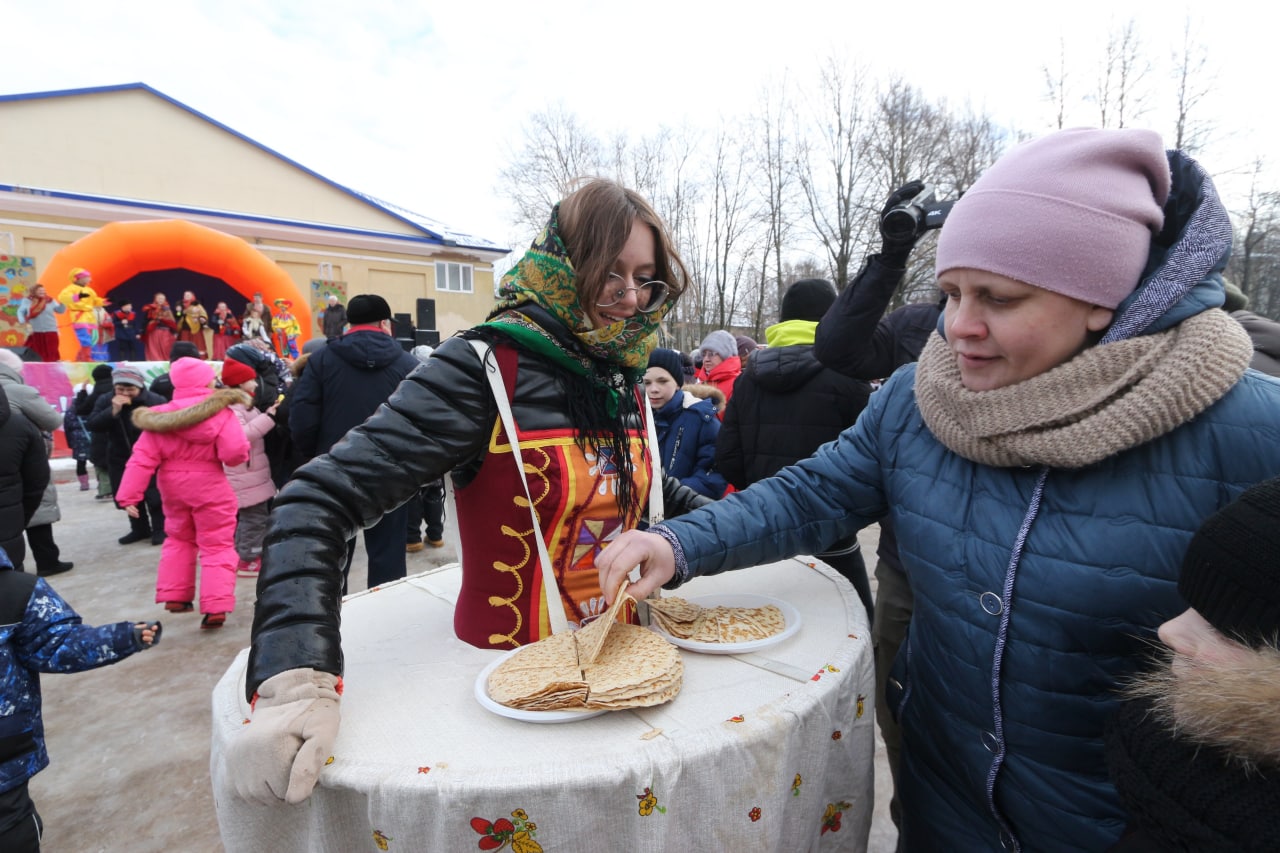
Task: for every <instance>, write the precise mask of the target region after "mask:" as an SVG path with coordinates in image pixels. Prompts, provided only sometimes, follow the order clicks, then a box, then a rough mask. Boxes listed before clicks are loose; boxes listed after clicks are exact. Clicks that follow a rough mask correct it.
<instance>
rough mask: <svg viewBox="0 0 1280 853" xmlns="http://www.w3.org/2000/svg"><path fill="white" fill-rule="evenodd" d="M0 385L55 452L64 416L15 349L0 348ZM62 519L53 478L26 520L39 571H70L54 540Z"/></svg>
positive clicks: (47, 451) (47, 452)
mask: <svg viewBox="0 0 1280 853" xmlns="http://www.w3.org/2000/svg"><path fill="white" fill-rule="evenodd" d="M0 386H3V387H4V389H5V392H6V394H7V395H8V397H9V405H10V406H11V407H12V408H13V409H14V410H16V411H19V412H22V414H24V415H26V417H27V420H29V421H31V422H32V423H33V424H35V425H36V426H37V427H39V428H40V432H41V434H42V435H43V437H44V442H45V455H46V457H48V456H50V455H52V453H53V437H52V433H53V431H54V430H56V429H57V428H58V427H60V426H61V425H62V415H60V414H58V410H57V409H55V408H54V407H53V406H51V405H50V404H49V402H48V401H47V400H45V399H44V397H42V396H40V392H39V391H37V390H36V389H35V388H33V387H31V386H30V385H28V384H27V383H26V380H25V379H24V378H23V363H22V359H20V358H18V356H17V354H15V353H14V352H13V351H12V350H7V349H0ZM61 520H62V510H61V509H60V508H59V507H58V489H57V487H56V486H55V485H54V483H53V479H52V478H50V480H49V485H48V486H46V487H45V490H44V495H42V496H41V498H40V507H39V508H38V509H37V510H36V512H35V515H33V516H31V520H30V521H28V522H27V544H28V545H29V546H30V547H31V556H32V557H33V558H34V560H35V564H36V572H37V573H39V574H40V575H42V576H44V575H56V574H60V573H62V572H65V571H69V570H70V569H71V568H72V566H73V564H72V563H70V562H67V561H65V560H63V559H62V553H61V550H60V549H59V548H58V543H57V542H55V541H54V539H53V525H54V523H55V522H58V521H61ZM14 565H15V566H16V567H17V568H18V571H22V569H23V561H22V560H21V559H17V560H14Z"/></svg>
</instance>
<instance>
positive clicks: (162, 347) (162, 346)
mask: <svg viewBox="0 0 1280 853" xmlns="http://www.w3.org/2000/svg"><path fill="white" fill-rule="evenodd" d="M142 310H143V313H145V314H146V315H147V321H146V329H145V330H144V332H143V340H144V344H145V346H144V352H145V354H146V357H147V361H168V360H169V351H170V350H172V349H173V342H174V340H175V336H176V335H177V334H178V319H177V318H176V317H175V316H174V315H173V306H172V305H170V304H169V299H168V297H166V296H165V295H164V294H163V293H157V294H156V295H155V298H154V299H153V300H152V302H151V304H150V305H147V306H145V307H144V308H143V309H142Z"/></svg>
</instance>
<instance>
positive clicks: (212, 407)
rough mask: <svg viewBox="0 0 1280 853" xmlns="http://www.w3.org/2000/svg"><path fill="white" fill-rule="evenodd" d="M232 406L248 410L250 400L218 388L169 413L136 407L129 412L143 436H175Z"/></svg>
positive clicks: (251, 402) (239, 394)
mask: <svg viewBox="0 0 1280 853" xmlns="http://www.w3.org/2000/svg"><path fill="white" fill-rule="evenodd" d="M236 403H240V404H242V405H245V406H251V405H253V398H252V397H250V396H249V395H248V394H246V393H245V392H243V391H241V390H240V389H239V388H219V389H218V390H216V391H214V392H212V393H210V394H209V396H207V397H205V398H204V399H203V400H200V401H199V402H197V403H193V404H192V405H190V406H183V407H181V408H173V409H169V408H167V407H162V406H156V407H155V408H153V409H149V408H147V407H146V406H139V407H138V408H136V409H134V410H133V423H134V425H135V426H137V427H138V429H141V430H146V431H147V432H177V431H178V430H183V429H189V428H191V427H193V426H196V425H197V424H200V423H203V422H205V421H207V420H209V419H210V418H212V417H213V416H214V415H216V414H217V413H218V412H221V411H223V410H224V409H227V408H229V407H231V406H233V405H235V404H236ZM170 405H175V404H172V403H171V404H170Z"/></svg>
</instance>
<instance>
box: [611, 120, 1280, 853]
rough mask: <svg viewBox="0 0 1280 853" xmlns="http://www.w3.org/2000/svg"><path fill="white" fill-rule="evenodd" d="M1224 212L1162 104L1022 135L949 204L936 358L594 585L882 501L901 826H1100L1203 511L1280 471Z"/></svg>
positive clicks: (778, 544) (1044, 835)
mask: <svg viewBox="0 0 1280 853" xmlns="http://www.w3.org/2000/svg"><path fill="white" fill-rule="evenodd" d="M1231 237H1232V230H1231V223H1230V221H1229V219H1228V217H1227V214H1226V211H1225V210H1224V209H1223V207H1222V204H1221V202H1220V201H1219V199H1218V197H1217V193H1216V191H1215V189H1214V187H1213V183H1212V181H1211V180H1210V179H1209V177H1208V175H1207V174H1206V173H1205V172H1204V171H1203V170H1202V169H1201V168H1200V166H1199V165H1198V164H1196V163H1195V162H1194V161H1193V160H1191V159H1190V158H1188V157H1186V156H1185V155H1183V154H1181V153H1180V152H1176V151H1173V152H1166V151H1165V150H1164V148H1163V145H1162V144H1161V141H1160V138H1159V136H1157V135H1156V134H1155V133H1153V132H1151V131H1146V130H1132V129H1131V130H1092V129H1077V130H1066V131H1061V132H1058V133H1054V134H1051V135H1049V136H1045V137H1042V138H1040V139H1036V140H1033V141H1030V142H1027V143H1024V144H1022V145H1019V146H1017V147H1015V148H1013V149H1011V150H1010V151H1009V152H1008V153H1007V154H1005V155H1004V156H1003V157H1002V158H1001V159H1000V160H999V161H998V162H997V163H996V164H995V165H994V166H992V167H991V169H989V170H988V171H987V172H986V173H985V174H984V175H983V176H982V177H981V178H979V180H978V181H977V182H976V183H975V184H974V186H973V187H972V188H971V189H970V190H969V192H967V193H966V194H965V195H964V197H963V198H962V199H961V200H960V201H959V202H958V203H957V204H956V206H955V207H954V208H953V210H952V211H951V214H950V216H949V217H948V219H947V221H946V224H945V226H944V227H943V229H942V233H941V235H940V237H939V241H938V251H937V278H938V285H939V287H940V288H941V290H942V292H943V294H945V296H946V310H945V313H944V315H943V319H942V322H941V324H940V328H939V329H938V332H937V333H935V334H934V335H933V336H932V337H931V338H930V340H929V342H928V343H927V344H926V346H925V348H924V352H923V353H922V355H921V357H920V361H919V363H918V364H917V365H910V366H907V367H903V368H901V369H899V370H898V371H897V373H895V374H894V375H893V377H892V378H891V379H889V381H888V382H886V383H885V385H884V387H883V388H882V389H881V390H880V391H878V392H877V393H875V394H873V395H872V397H871V401H870V403H869V404H868V405H867V408H866V409H865V410H864V411H863V413H862V415H861V417H860V418H859V420H858V422H857V424H855V425H854V426H853V427H851V428H850V429H848V430H846V431H845V432H844V433H843V434H841V436H840V437H839V439H837V440H836V441H834V442H832V443H830V444H827V445H824V446H823V447H821V448H820V449H819V450H818V451H817V452H816V453H815V454H814V455H813V456H812V457H810V458H808V459H805V460H802V461H801V462H799V463H797V464H796V465H793V466H791V467H789V468H784V469H783V470H782V471H780V472H779V473H778V474H777V475H776V476H774V477H772V478H770V479H767V480H762V481H760V482H758V483H756V484H754V485H752V486H751V487H750V488H748V489H746V490H745V491H742V492H738V493H736V494H734V495H731V496H729V497H728V498H726V499H725V500H723V501H719V502H717V503H715V504H712V505H710V506H707V507H704V508H702V509H699V510H697V511H695V512H693V513H690V514H688V515H686V516H683V517H681V518H679V519H675V520H672V521H667V522H665V523H663V524H661V525H657V526H656V527H654V528H652V529H651V532H645V533H640V532H635V531H632V532H628V533H624V534H622V535H621V536H620V537H618V539H617V541H616V542H615V543H614V544H613V545H612V546H610V547H609V548H608V549H607V550H606V551H605V552H604V553H602V554H601V555H600V557H599V558H598V559H597V560H596V565H597V567H598V568H599V569H600V582H601V587H602V588H603V589H604V590H606V591H610V590H615V589H617V588H618V582H619V580H620V579H621V577H622V575H624V574H626V573H627V572H629V571H630V570H631V568H632V567H633V566H636V565H637V564H639V565H640V566H641V571H642V575H643V577H642V578H641V580H640V581H639V582H638V583H637V584H635V585H634V586H632V587H631V588H630V589H629V590H628V592H629V593H630V594H632V595H635V596H643V595H647V594H648V593H650V592H652V591H653V590H654V589H656V588H657V587H658V586H660V585H666V586H667V587H668V588H674V587H676V586H679V585H680V584H681V583H683V582H684V581H686V580H688V579H689V578H691V577H695V576H698V575H705V574H714V573H717V572H721V571H725V570H728V569H736V568H740V567H743V566H751V565H756V564H760V563H768V562H772V561H774V560H779V559H783V558H786V557H790V556H792V555H795V554H812V553H815V552H817V551H820V550H821V549H822V548H823V547H824V546H826V545H827V544H828V543H829V542H832V541H835V540H836V539H839V538H840V537H842V536H847V535H849V534H850V533H852V532H855V531H856V530H858V529H859V528H861V527H864V526H866V525H868V524H870V523H872V522H874V521H876V520H877V519H878V518H881V517H884V516H886V515H887V516H890V517H891V518H892V520H893V523H894V525H895V526H896V528H897V531H898V539H899V543H900V550H901V559H902V563H903V566H904V568H905V570H906V573H907V576H908V578H909V580H910V582H911V587H912V590H913V592H914V595H915V610H914V612H913V614H912V618H911V625H910V631H909V633H908V635H907V638H906V640H905V641H904V643H903V645H902V648H901V650H900V651H899V653H898V657H897V661H896V664H895V667H894V670H893V673H892V676H891V678H890V682H889V691H888V692H889V696H888V700H889V706H890V708H891V709H892V710H893V712H894V714H895V716H896V717H897V720H898V722H899V723H900V724H901V726H902V755H901V763H900V765H899V768H898V771H897V780H896V781H897V793H898V797H899V800H900V803H901V838H900V842H901V845H900V848H899V849H902V850H906V851H915V850H964V851H980V850H1036V851H1078V850H1105V849H1107V848H1108V847H1109V846H1111V845H1112V844H1114V843H1115V842H1116V841H1117V840H1118V839H1119V837H1120V835H1121V833H1122V832H1123V830H1124V827H1125V821H1126V815H1125V811H1124V809H1123V808H1122V806H1121V804H1120V801H1119V797H1118V795H1117V794H1116V790H1115V787H1114V786H1113V785H1112V783H1111V781H1110V779H1109V778H1108V776H1107V768H1106V761H1105V757H1104V742H1103V730H1104V725H1105V722H1106V720H1107V718H1108V717H1109V716H1110V715H1111V714H1112V713H1114V712H1115V710H1116V708H1117V707H1118V704H1119V697H1118V687H1119V685H1120V684H1121V683H1122V682H1123V681H1125V680H1126V679H1127V678H1129V677H1130V676H1132V675H1133V674H1134V673H1135V672H1137V671H1138V670H1139V669H1140V668H1141V667H1142V666H1143V661H1144V658H1143V654H1142V652H1143V651H1144V650H1145V649H1146V648H1148V647H1149V645H1150V644H1151V643H1152V642H1154V641H1155V631H1156V628H1157V626H1159V625H1160V624H1161V623H1162V622H1164V621H1166V620H1167V619H1169V618H1171V617H1173V616H1175V615H1176V614H1178V613H1180V612H1182V611H1183V610H1185V609H1186V606H1187V605H1186V603H1185V602H1183V601H1182V600H1181V598H1180V597H1179V595H1178V590H1177V579H1178V570H1179V565H1180V562H1181V559H1182V555H1183V553H1184V552H1185V550H1186V547H1187V543H1188V541H1189V540H1190V539H1191V536H1192V534H1193V533H1194V531H1195V530H1196V528H1197V527H1199V526H1200V523H1201V522H1202V521H1203V520H1204V519H1205V518H1206V517H1207V516H1209V515H1210V514H1212V513H1213V512H1215V511H1216V510H1218V509H1219V508H1221V507H1222V506H1224V505H1225V504H1227V503H1229V502H1230V501H1231V500H1232V499H1233V498H1234V497H1236V496H1237V495H1239V494H1240V493H1241V492H1242V491H1244V489H1246V488H1247V487H1248V486H1250V485H1251V484H1253V483H1256V482H1258V481H1260V480H1263V479H1266V478H1268V477H1274V476H1276V475H1277V474H1280V383H1276V382H1274V381H1272V380H1270V379H1268V378H1266V377H1264V376H1262V375H1261V374H1258V373H1255V372H1253V371H1251V370H1249V369H1248V364H1249V359H1250V357H1251V356H1252V352H1253V348H1252V346H1251V344H1250V342H1249V339H1248V337H1247V336H1246V335H1245V334H1244V332H1243V330H1242V329H1241V328H1240V327H1239V325H1238V324H1237V323H1235V321H1233V320H1232V319H1231V318H1230V317H1229V316H1228V315H1227V314H1226V313H1224V312H1223V311H1221V310H1219V306H1221V305H1222V304H1223V298H1224V293H1223V284H1222V278H1221V275H1220V273H1221V270H1222V268H1223V265H1224V264H1225V263H1226V258H1227V255H1228V254H1229V252H1230V249H1231ZM866 793H869V792H866ZM851 795H853V794H852V793H851Z"/></svg>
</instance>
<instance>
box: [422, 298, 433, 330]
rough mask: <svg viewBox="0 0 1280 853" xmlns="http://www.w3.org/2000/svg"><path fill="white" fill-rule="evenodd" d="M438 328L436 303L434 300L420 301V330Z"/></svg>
mask: <svg viewBox="0 0 1280 853" xmlns="http://www.w3.org/2000/svg"><path fill="white" fill-rule="evenodd" d="M435 327H436V301H435V300H434V299H419V300H418V328H419V329H434V328H435Z"/></svg>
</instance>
